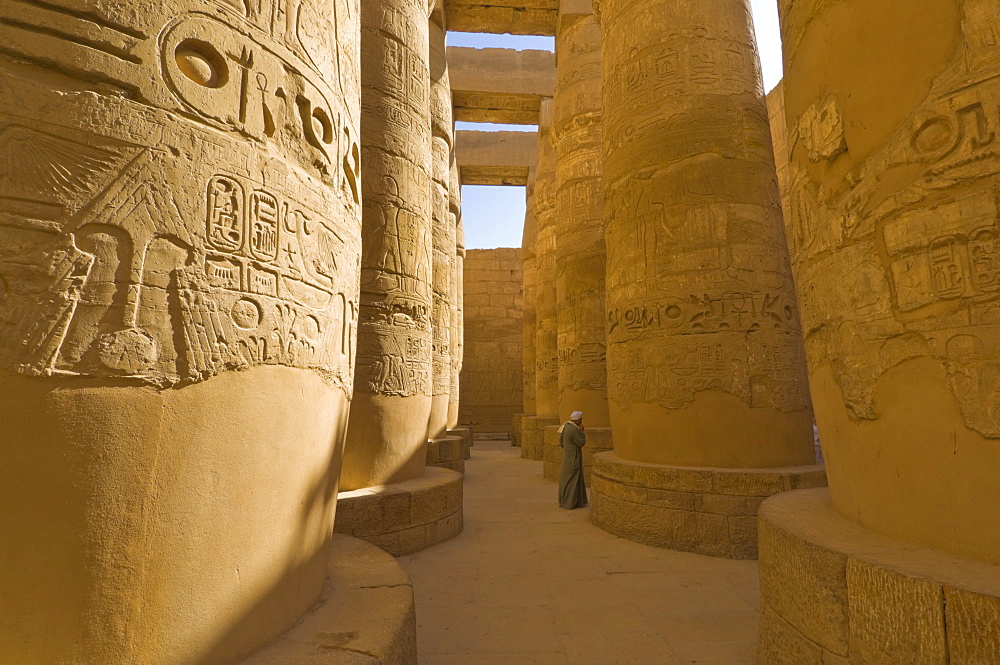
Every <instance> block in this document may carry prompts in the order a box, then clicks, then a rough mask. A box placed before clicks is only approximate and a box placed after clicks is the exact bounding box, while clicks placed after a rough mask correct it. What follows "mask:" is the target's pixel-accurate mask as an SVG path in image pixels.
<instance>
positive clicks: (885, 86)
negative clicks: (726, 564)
mask: <svg viewBox="0 0 1000 665" xmlns="http://www.w3.org/2000/svg"><path fill="white" fill-rule="evenodd" d="M781 14H782V32H783V36H784V40H783V41H784V56H785V63H786V66H787V67H788V70H787V76H786V79H785V109H786V119H787V122H788V135H789V143H790V145H789V149H790V165H789V175H788V181H789V187H790V192H789V199H790V201H791V205H790V211H789V212H790V215H791V224H790V229H791V234H790V235H791V238H790V241H791V243H790V244H791V245H792V247H793V252H792V257H793V263H794V266H795V270H796V277H797V281H798V288H799V293H800V294H801V301H802V312H803V324H804V326H805V327H804V330H805V332H806V349H807V353H808V358H809V376H810V383H811V388H812V393H813V399H814V401H815V406H816V418H817V422H818V424H819V429H820V433H821V435H822V441H823V452H824V456H825V458H826V460H827V466H828V471H829V476H830V489H829V491H822V490H819V491H814V492H809V493H795V494H790V495H786V496H781V497H776V498H775V499H772V500H771V501H769V502H768V503H766V504H765V505H764V506H763V508H762V518H763V519H762V540H761V576H762V585H761V590H762V595H763V604H764V607H763V608H762V609H763V610H764V614H763V615H762V628H763V635H762V637H763V639H762V643H761V654H760V656H761V662H762V663H765V664H766V665H773V664H775V663H784V662H787V660H786V659H785V656H784V653H786V652H787V649H788V647H789V645H792V646H794V647H795V648H797V649H800V650H801V649H809V650H810V651H811V653H813V654H819V656H817V657H816V658H818V657H820V656H822V657H823V658H824V662H831V661H832V660H833V658H832V657H831V656H840V657H843V658H845V659H846V658H847V657H849V658H850V661H851V662H859V663H860V662H864V663H869V662H899V663H902V662H907V663H911V662H912V663H917V662H919V663H947V662H950V663H980V662H982V663H986V662H992V661H994V660H995V659H996V654H997V653H1000V573H998V570H1000V568H998V567H997V564H1000V531H998V529H997V526H996V525H997V524H998V522H1000V484H998V483H997V477H998V476H1000V454H998V449H1000V448H998V446H1000V409H998V408H997V405H998V399H997V396H998V394H1000V387H998V386H1000V321H998V318H997V311H998V310H997V302H998V298H1000V251H998V250H1000V247H998V240H997V239H998V237H1000V226H998V219H1000V209H998V198H997V193H998V191H1000V111H998V109H1000V31H998V27H997V26H998V25H1000V5H998V4H997V3H996V2H992V1H990V0H965V1H964V2H963V1H962V0H928V1H927V2H921V3H909V2H904V1H902V0H886V1H885V2H880V3H877V7H876V6H873V5H872V4H871V3H865V2H860V1H857V0H848V1H847V2H843V3H839V4H835V5H832V6H830V5H829V3H825V2H819V1H818V0H807V1H806V2H796V3H794V4H793V3H791V2H783V3H781ZM825 63H836V67H835V68H834V67H830V68H828V66H827V65H826V64H825ZM817 561H822V562H823V563H822V565H821V566H817V565H816V562H817ZM985 564H992V565H985ZM790 588H794V589H804V590H807V591H808V593H807V594H806V595H804V596H802V597H801V599H800V600H799V601H798V603H800V604H797V603H790V602H788V601H787V600H786V599H785V598H786V596H787V595H788V590H789V589H790ZM817 601H818V602H817ZM816 612H819V613H821V616H823V617H825V621H823V622H822V624H819V625H818V622H817V621H816V620H815V618H814V617H815V616H816ZM816 658H814V659H813V660H808V661H806V660H805V659H803V660H802V661H801V662H810V663H811V662H818V660H817V659H816ZM827 659H829V660H827Z"/></svg>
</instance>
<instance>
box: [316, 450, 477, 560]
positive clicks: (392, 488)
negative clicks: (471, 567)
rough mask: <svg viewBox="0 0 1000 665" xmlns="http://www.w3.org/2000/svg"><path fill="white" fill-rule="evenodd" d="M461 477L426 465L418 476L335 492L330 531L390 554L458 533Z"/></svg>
mask: <svg viewBox="0 0 1000 665" xmlns="http://www.w3.org/2000/svg"><path fill="white" fill-rule="evenodd" d="M462 481H463V476H462V474H461V473H458V472H457V471H452V470H450V469H442V468H438V467H427V468H426V469H425V473H424V475H423V476H422V477H420V478H413V479H412V480H404V481H402V482H399V483H392V484H389V485H377V486H375V487H365V488H363V489H359V490H354V491H351V492H340V493H339V494H338V495H337V516H336V519H335V520H334V527H333V530H334V533H343V534H346V535H349V536H353V537H355V538H361V539H363V540H367V541H368V542H370V543H372V544H373V545H377V546H379V547H381V548H382V549H384V550H385V551H386V552H388V553H389V554H392V555H393V556H403V555H405V554H413V553H414V552H419V551H420V550H422V549H425V548H427V547H430V546H431V545H436V544H437V543H440V542H442V541H444V540H448V539H449V538H453V537H454V536H457V535H458V534H459V533H461V531H462V521H463V512H462Z"/></svg>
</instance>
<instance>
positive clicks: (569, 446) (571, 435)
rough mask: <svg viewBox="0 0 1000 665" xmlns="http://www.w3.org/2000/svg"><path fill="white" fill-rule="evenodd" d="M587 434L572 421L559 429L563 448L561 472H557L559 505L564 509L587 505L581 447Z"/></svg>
mask: <svg viewBox="0 0 1000 665" xmlns="http://www.w3.org/2000/svg"><path fill="white" fill-rule="evenodd" d="M586 444H587V435H586V434H585V433H584V432H583V430H581V429H580V428H579V427H577V426H576V425H574V424H573V422H572V421H567V422H565V423H564V424H563V426H562V427H561V428H560V429H559V445H560V446H562V449H563V459H562V473H560V474H559V507H560V508H565V509H566V510H573V509H574V508H582V507H583V506H586V505H587V487H586V486H585V485H584V483H583V447H584V446H585V445H586Z"/></svg>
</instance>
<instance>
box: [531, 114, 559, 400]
mask: <svg viewBox="0 0 1000 665" xmlns="http://www.w3.org/2000/svg"><path fill="white" fill-rule="evenodd" d="M551 118H552V102H551V100H546V101H543V102H542V120H541V123H542V124H540V125H539V126H538V172H537V175H536V177H535V189H534V194H533V196H534V213H535V220H536V224H537V234H536V236H535V266H536V267H535V270H536V273H535V274H536V275H537V282H536V287H535V312H536V314H535V321H536V324H535V414H536V415H537V416H538V417H539V418H558V417H559V394H558V392H559V390H558V389H559V351H558V346H557V344H558V331H557V321H558V312H557V307H556V276H557V272H556V270H557V268H556V235H555V233H556V219H555V218H556V155H555V149H554V148H553V145H552V132H551Z"/></svg>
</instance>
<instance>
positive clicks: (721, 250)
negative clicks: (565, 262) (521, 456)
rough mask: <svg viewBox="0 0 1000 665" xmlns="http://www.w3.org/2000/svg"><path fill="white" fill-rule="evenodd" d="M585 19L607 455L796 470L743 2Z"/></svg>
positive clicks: (778, 269) (788, 297)
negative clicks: (600, 252) (597, 38)
mask: <svg viewBox="0 0 1000 665" xmlns="http://www.w3.org/2000/svg"><path fill="white" fill-rule="evenodd" d="M601 12H602V18H601V21H602V28H603V30H604V39H603V53H602V67H603V74H604V75H603V90H604V142H605V148H606V151H605V156H606V160H605V164H604V173H605V196H606V201H605V205H606V211H607V234H606V240H607V253H608V254H607V255H608V272H607V275H608V285H607V289H608V296H607V298H608V313H607V323H608V343H609V347H608V384H609V385H608V394H609V399H610V406H611V412H612V427H613V428H614V430H615V449H616V451H617V452H618V454H619V455H620V456H622V457H626V458H628V459H634V460H637V461H649V462H657V463H666V464H681V465H706V466H777V465H783V464H794V463H806V462H810V461H811V453H810V450H809V448H808V446H809V443H810V436H811V435H810V429H811V427H810V425H811V419H812V418H811V413H810V407H809V397H808V391H807V388H806V382H805V372H804V358H803V349H802V340H801V331H800V327H799V317H798V309H797V306H796V301H795V294H794V289H793V284H792V279H791V273H790V268H789V264H788V258H787V250H786V249H785V240H784V231H783V225H782V217H781V207H780V200H779V194H778V187H777V182H776V180H775V170H774V158H773V153H772V150H771V139H770V134H769V128H768V122H767V113H766V109H765V106H764V100H763V94H762V90H761V82H760V66H759V62H758V58H757V53H756V49H755V45H754V39H753V28H752V23H751V17H750V9H749V5H748V3H747V2H745V1H744V0H698V1H697V2H695V1H694V0H677V1H675V2H670V3H648V2H642V1H640V0H609V1H606V2H603V3H602V6H601ZM820 149H821V150H822V149H832V148H829V147H828V146H824V147H820ZM619 426H620V427H619ZM668 433H669V434H668Z"/></svg>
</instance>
